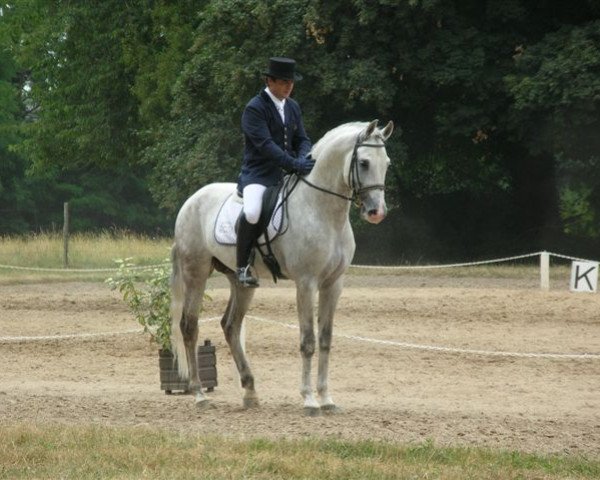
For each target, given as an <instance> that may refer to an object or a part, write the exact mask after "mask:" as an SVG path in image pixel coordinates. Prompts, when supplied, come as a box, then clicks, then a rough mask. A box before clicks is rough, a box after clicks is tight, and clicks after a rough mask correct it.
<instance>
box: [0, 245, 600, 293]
mask: <svg viewBox="0 0 600 480" xmlns="http://www.w3.org/2000/svg"><path fill="white" fill-rule="evenodd" d="M533 257H539V258H540V260H539V261H540V288H541V289H542V290H548V289H549V288H550V257H556V258H560V259H563V260H571V261H578V262H598V261H597V260H587V259H584V258H579V257H572V256H569V255H563V254H560V253H553V252H547V251H541V252H534V253H526V254H523V255H514V256H512V257H502V258H494V259H490V260H480V261H476V262H465V263H448V264H441V265H351V267H352V268H353V269H366V270H368V269H371V270H379V271H382V270H383V271H386V270H387V271H401V270H433V269H444V268H461V267H473V266H481V265H492V264H496V263H505V262H511V261H515V260H522V259H525V258H533ZM166 265H168V262H167V263H159V264H156V265H144V266H138V267H131V268H133V269H135V270H140V271H144V270H151V269H153V268H158V267H164V266H166ZM1 269H5V270H17V271H30V272H46V273H109V272H116V271H117V270H118V268H37V267H21V266H18V265H3V264H0V270H1Z"/></svg>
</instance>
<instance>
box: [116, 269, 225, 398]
mask: <svg viewBox="0 0 600 480" xmlns="http://www.w3.org/2000/svg"><path fill="white" fill-rule="evenodd" d="M116 262H117V264H118V265H119V267H118V270H117V273H116V274H115V275H114V276H113V277H111V278H108V279H107V280H106V283H108V284H109V285H110V287H111V288H112V289H113V290H117V289H118V290H119V292H121V295H122V296H123V300H124V301H125V303H127V305H128V306H129V309H130V310H131V312H132V313H133V315H134V317H135V319H136V320H137V321H138V323H139V324H140V325H142V327H143V328H144V332H145V333H147V334H148V335H149V336H150V339H151V341H152V342H154V343H156V344H157V346H158V362H159V367H160V384H161V389H162V390H164V391H165V392H166V393H167V394H170V393H172V392H173V391H176V390H181V391H184V392H187V391H188V381H187V380H184V379H182V378H181V377H180V376H179V372H178V370H177V360H175V358H174V357H173V353H172V352H171V318H170V303H171V291H170V286H169V280H170V267H168V265H167V264H165V265H160V266H157V267H152V268H151V269H141V268H139V267H136V266H135V265H134V264H132V263H131V259H129V258H127V259H125V260H116ZM197 355H198V367H199V369H200V379H201V380H202V385H203V386H204V387H205V388H207V390H208V391H212V390H213V389H214V387H215V386H216V385H217V367H216V355H215V347H214V346H213V345H211V343H210V340H205V341H204V345H202V346H200V347H198V350H197Z"/></svg>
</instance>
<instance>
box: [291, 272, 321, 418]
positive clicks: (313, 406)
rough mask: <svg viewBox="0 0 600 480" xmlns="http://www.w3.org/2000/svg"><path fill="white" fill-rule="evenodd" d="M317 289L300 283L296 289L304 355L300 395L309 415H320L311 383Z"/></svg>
mask: <svg viewBox="0 0 600 480" xmlns="http://www.w3.org/2000/svg"><path fill="white" fill-rule="evenodd" d="M315 291H316V289H315V287H314V285H313V283H312V282H299V283H298V284H297V287H296V305H297V307H298V320H299V323H300V353H301V355H302V385H301V387H300V394H301V395H302V398H304V412H305V413H306V414H307V415H311V416H312V415H317V414H318V413H319V407H320V405H319V402H317V399H316V398H315V396H314V393H313V389H312V382H311V363H312V357H313V355H314V353H315V332H314V326H313V317H314V314H313V308H314V303H315Z"/></svg>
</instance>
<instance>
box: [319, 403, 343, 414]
mask: <svg viewBox="0 0 600 480" xmlns="http://www.w3.org/2000/svg"><path fill="white" fill-rule="evenodd" d="M321 411H322V412H323V413H324V414H325V415H336V414H338V413H342V409H341V408H340V407H338V406H337V405H335V404H334V403H330V404H329V405H321Z"/></svg>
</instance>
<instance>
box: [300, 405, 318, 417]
mask: <svg viewBox="0 0 600 480" xmlns="http://www.w3.org/2000/svg"><path fill="white" fill-rule="evenodd" d="M319 415H321V409H320V408H318V407H304V416H306V417H318V416H319Z"/></svg>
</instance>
